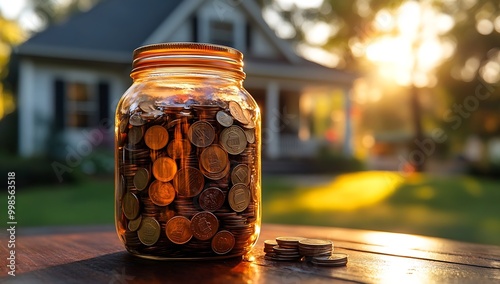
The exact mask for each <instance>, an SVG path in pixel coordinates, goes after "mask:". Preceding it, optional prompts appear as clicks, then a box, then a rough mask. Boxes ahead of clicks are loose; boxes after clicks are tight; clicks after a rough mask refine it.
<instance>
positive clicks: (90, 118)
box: [55, 79, 109, 130]
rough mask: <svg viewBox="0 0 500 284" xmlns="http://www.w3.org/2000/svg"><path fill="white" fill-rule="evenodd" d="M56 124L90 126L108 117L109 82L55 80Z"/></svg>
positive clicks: (62, 125)
mask: <svg viewBox="0 0 500 284" xmlns="http://www.w3.org/2000/svg"><path fill="white" fill-rule="evenodd" d="M55 109H56V111H55V126H56V127H57V128H58V129H60V130H61V129H63V128H89V127H96V126H98V125H99V121H100V120H102V119H104V118H108V116H109V114H108V110H109V84H108V83H106V82H100V83H98V84H90V83H87V82H78V81H64V80H61V79H57V80H55Z"/></svg>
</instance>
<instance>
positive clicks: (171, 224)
mask: <svg viewBox="0 0 500 284" xmlns="http://www.w3.org/2000/svg"><path fill="white" fill-rule="evenodd" d="M165 232H166V235H167V237H168V239H169V240H171V241H172V242H173V243H174V244H178V245H181V244H185V243H187V242H189V240H191V238H192V237H193V233H192V232H191V221H189V219H188V218H186V217H182V216H175V217H172V218H171V219H170V220H168V222H167V225H166V227H165Z"/></svg>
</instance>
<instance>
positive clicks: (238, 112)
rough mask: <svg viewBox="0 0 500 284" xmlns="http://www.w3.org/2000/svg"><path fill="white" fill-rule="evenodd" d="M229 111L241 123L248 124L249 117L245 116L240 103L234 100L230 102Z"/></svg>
mask: <svg viewBox="0 0 500 284" xmlns="http://www.w3.org/2000/svg"><path fill="white" fill-rule="evenodd" d="M229 112H230V113H231V115H232V116H233V117H234V118H235V119H236V120H237V121H239V122H240V123H242V124H248V118H247V117H246V116H245V114H244V112H243V109H242V108H241V106H240V104H239V103H237V102H234V101H231V102H229Z"/></svg>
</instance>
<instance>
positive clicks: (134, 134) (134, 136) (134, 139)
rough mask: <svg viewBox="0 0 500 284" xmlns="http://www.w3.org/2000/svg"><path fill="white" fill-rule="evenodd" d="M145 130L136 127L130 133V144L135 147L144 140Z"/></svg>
mask: <svg viewBox="0 0 500 284" xmlns="http://www.w3.org/2000/svg"><path fill="white" fill-rule="evenodd" d="M143 135H144V130H143V128H142V127H140V126H134V127H132V128H130V130H129V131H128V143H130V144H132V145H135V144H137V143H139V142H140V141H141V140H142V136H143Z"/></svg>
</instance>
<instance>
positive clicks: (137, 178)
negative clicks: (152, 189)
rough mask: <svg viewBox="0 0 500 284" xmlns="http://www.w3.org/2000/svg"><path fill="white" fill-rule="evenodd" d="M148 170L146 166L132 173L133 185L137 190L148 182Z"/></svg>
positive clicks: (143, 187) (141, 188)
mask: <svg viewBox="0 0 500 284" xmlns="http://www.w3.org/2000/svg"><path fill="white" fill-rule="evenodd" d="M149 177H150V175H149V171H148V170H147V169H146V168H140V169H138V170H137V172H136V173H135V175H134V186H135V187H136V188H137V189H138V190H143V189H145V188H146V187H147V186H148V183H149Z"/></svg>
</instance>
